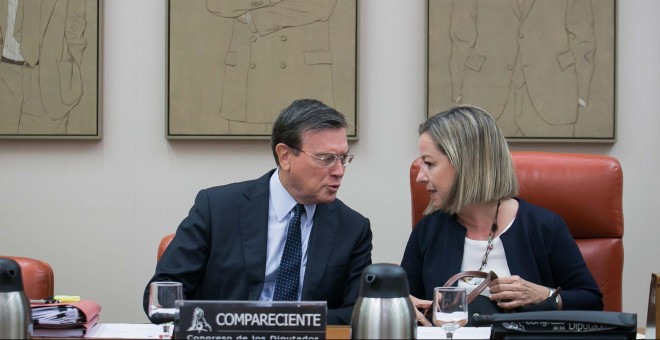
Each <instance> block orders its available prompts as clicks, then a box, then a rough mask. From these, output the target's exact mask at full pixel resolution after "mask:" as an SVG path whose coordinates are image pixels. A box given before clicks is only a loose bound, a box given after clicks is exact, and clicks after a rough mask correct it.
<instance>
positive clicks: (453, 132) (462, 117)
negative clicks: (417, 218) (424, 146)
mask: <svg viewBox="0 0 660 340" xmlns="http://www.w3.org/2000/svg"><path fill="white" fill-rule="evenodd" d="M424 133H426V134H428V135H429V136H430V137H431V139H433V141H434V142H435V144H436V146H437V147H438V149H439V150H440V151H441V152H442V153H444V154H445V155H447V157H448V158H449V162H451V164H452V165H453V166H454V168H455V169H456V177H455V179H454V183H453V185H452V188H451V190H450V192H449V194H448V196H447V199H446V201H445V202H444V204H443V206H442V207H439V209H440V210H442V211H445V212H447V213H449V214H455V213H458V212H460V211H461V209H463V207H465V206H467V205H472V204H479V203H486V202H492V201H497V200H501V199H505V198H510V197H513V196H516V195H518V180H517V179H516V174H515V169H514V167H513V159H512V158H511V153H510V152H509V146H508V145H507V142H506V139H505V138H504V135H503V134H502V132H501V131H500V129H499V127H498V126H497V123H495V120H494V119H493V117H492V116H491V115H490V114H488V112H486V111H485V110H483V109H481V108H478V107H476V106H470V105H461V106H456V107H453V108H451V109H449V110H447V111H444V112H440V113H438V114H436V115H434V116H433V117H430V118H429V119H427V120H426V122H424V123H422V124H421V125H420V126H419V134H420V135H421V134H424ZM434 210H436V209H435V208H434V207H433V205H432V204H429V207H428V208H427V209H426V211H425V213H426V214H429V213H431V212H433V211H434Z"/></svg>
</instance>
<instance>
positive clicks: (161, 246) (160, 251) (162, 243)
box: [156, 234, 174, 262]
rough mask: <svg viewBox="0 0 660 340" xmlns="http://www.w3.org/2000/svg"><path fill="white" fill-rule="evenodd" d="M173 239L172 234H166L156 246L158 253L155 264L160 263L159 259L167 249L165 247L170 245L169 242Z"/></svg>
mask: <svg viewBox="0 0 660 340" xmlns="http://www.w3.org/2000/svg"><path fill="white" fill-rule="evenodd" d="M173 238H174V234H168V235H165V236H164V237H163V239H161V240H160V244H159V245H158V253H157V254H156V262H158V261H160V257H161V256H163V253H164V252H165V249H167V246H169V245H170V242H172V239H173Z"/></svg>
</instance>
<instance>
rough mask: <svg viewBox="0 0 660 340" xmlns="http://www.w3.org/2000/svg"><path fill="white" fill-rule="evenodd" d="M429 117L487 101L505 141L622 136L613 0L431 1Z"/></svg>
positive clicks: (606, 139) (590, 139) (484, 104)
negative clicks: (617, 102) (618, 124)
mask: <svg viewBox="0 0 660 340" xmlns="http://www.w3.org/2000/svg"><path fill="white" fill-rule="evenodd" d="M427 6H428V36H427V37H428V65H427V74H428V76H427V112H426V114H427V116H428V117H430V116H432V115H434V114H436V113H438V112H442V111H444V110H446V109H448V108H449V107H452V106H455V105H461V104H466V105H474V106H478V107H481V108H483V109H485V110H486V111H487V112H489V113H490V114H491V115H492V116H493V117H494V118H495V119H496V121H497V123H498V126H499V127H500V128H501V129H502V131H503V132H504V134H505V136H506V137H507V140H508V141H509V142H599V143H600V142H604V143H614V142H616V113H615V108H616V105H615V100H616V93H615V53H616V50H615V46H616V44H615V37H616V29H615V28H616V0H599V1H591V0H571V1H553V0H525V1H510V0H487V1H481V0H467V1H466V0H428V2H427Z"/></svg>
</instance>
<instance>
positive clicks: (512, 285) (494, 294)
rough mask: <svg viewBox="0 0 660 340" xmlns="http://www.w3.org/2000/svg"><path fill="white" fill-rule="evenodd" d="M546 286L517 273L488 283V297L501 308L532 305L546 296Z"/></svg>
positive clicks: (547, 290)
mask: <svg viewBox="0 0 660 340" xmlns="http://www.w3.org/2000/svg"><path fill="white" fill-rule="evenodd" d="M549 293H550V290H549V288H548V287H544V286H540V285H537V284H535V283H531V282H529V281H526V280H524V279H522V278H521V277H520V276H518V275H513V276H508V277H499V278H497V279H495V280H493V281H492V282H491V283H490V294H491V295H490V299H491V300H493V301H498V302H497V306H498V307H500V308H502V309H514V308H517V307H522V306H525V305H533V304H535V303H539V302H541V301H543V300H545V299H547V298H548V294H549Z"/></svg>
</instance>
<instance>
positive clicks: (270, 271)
mask: <svg viewBox="0 0 660 340" xmlns="http://www.w3.org/2000/svg"><path fill="white" fill-rule="evenodd" d="M296 204H297V202H296V200H295V199H294V198H293V197H292V196H291V195H290V194H289V192H288V191H286V189H285V188H284V186H282V182H280V177H279V169H278V170H275V172H274V173H273V176H271V177H270V196H269V198H268V243H267V246H266V278H265V280H264V288H263V290H262V291H261V295H260V296H259V300H261V301H271V300H273V293H274V292H275V282H277V269H278V268H279V267H280V259H281V258H282V253H283V252H284V244H285V243H286V234H287V228H288V225H289V220H291V218H292V217H293V214H294V212H293V207H295V206H296ZM315 211H316V205H315V204H310V205H305V213H304V214H303V216H302V217H301V220H300V233H301V240H302V259H301V263H300V284H299V285H298V300H300V296H301V294H302V288H303V279H304V278H305V268H306V267H307V246H308V245H309V234H310V232H311V231H312V222H313V220H314V212H315Z"/></svg>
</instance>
